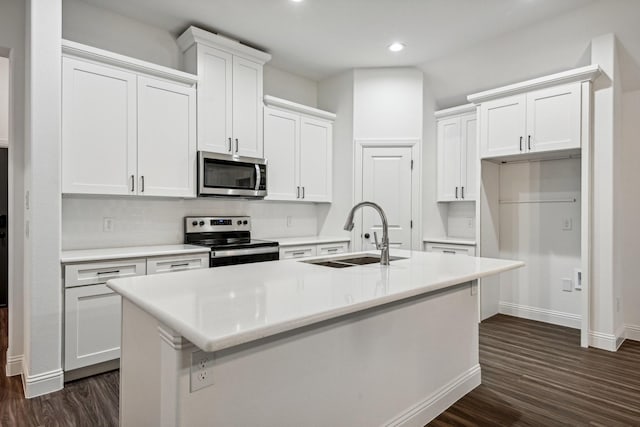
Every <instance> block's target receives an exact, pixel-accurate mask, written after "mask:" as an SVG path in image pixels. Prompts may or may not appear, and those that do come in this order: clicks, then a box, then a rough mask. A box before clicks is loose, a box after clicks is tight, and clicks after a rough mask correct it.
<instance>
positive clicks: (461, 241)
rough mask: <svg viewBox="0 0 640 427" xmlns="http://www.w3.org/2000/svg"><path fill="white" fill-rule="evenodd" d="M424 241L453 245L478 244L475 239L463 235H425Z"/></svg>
mask: <svg viewBox="0 0 640 427" xmlns="http://www.w3.org/2000/svg"><path fill="white" fill-rule="evenodd" d="M422 241H423V242H427V243H445V244H446V243H448V244H451V245H469V246H475V245H476V241H475V240H473V239H465V238H463V237H425V238H424V239H422Z"/></svg>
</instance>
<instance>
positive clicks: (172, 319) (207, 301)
mask: <svg viewBox="0 0 640 427" xmlns="http://www.w3.org/2000/svg"><path fill="white" fill-rule="evenodd" d="M391 254H392V255H395V256H403V257H407V259H402V260H395V261H391V265H390V266H388V267H384V266H381V265H380V264H369V265H363V266H354V267H348V268H340V269H337V268H331V267H324V266H319V265H312V264H308V263H305V262H301V261H298V260H280V261H270V262H262V263H254V264H243V265H233V266H228V267H217V268H210V269H204V270H193V271H186V272H179V273H169V274H159V275H154V276H140V277H132V278H123V279H115V280H109V281H108V282H107V285H108V286H109V287H110V288H111V289H113V290H114V291H116V292H117V293H119V294H121V295H122V296H123V297H124V298H127V299H129V300H130V301H131V302H133V303H134V304H136V305H138V306H139V307H140V308H142V309H143V310H145V311H146V312H147V313H149V314H151V315H152V316H153V317H155V318H156V319H158V320H159V321H160V322H161V323H162V324H164V325H165V326H167V327H169V328H171V329H172V330H173V331H175V332H177V333H178V334H180V335H182V336H183V337H185V338H186V339H187V340H189V341H191V342H192V343H194V344H195V345H196V346H198V347H200V348H201V349H203V350H205V351H217V350H221V349H224V348H228V347H232V346H235V345H238V344H242V343H246V342H250V341H254V340H256V339H260V338H263V337H267V336H271V335H275V334H277V333H280V332H284V331H288V330H292V329H295V328H298V327H301V326H305V325H310V324H313V323H316V322H320V321H323V320H327V319H332V318H335V317H338V316H341V315H345V314H349V313H354V312H357V311H361V310H364V309H367V308H371V307H376V306H379V305H382V304H386V303H389V302H393V301H397V300H401V299H404V298H408V297H412V296H415V295H420V294H423V293H427V292H430V291H435V290H438V289H443V288H446V287H449V286H453V285H456V284H459V283H465V282H468V281H471V280H474V279H478V278H480V277H484V276H488V275H493V274H496V273H500V272H503V271H507V270H512V269H515V268H518V267H521V266H523V265H524V263H523V262H521V261H509V260H499V259H490V258H477V257H452V256H448V255H444V254H439V253H431V252H409V251H402V250H392V253H391ZM351 255H353V254H351ZM344 257H345V255H344V254H342V255H336V256H332V257H323V258H344ZM124 326H125V327H126V325H124Z"/></svg>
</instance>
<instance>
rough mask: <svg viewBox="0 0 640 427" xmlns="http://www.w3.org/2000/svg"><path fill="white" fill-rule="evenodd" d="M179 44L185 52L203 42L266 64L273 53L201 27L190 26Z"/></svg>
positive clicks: (179, 39) (182, 35)
mask: <svg viewBox="0 0 640 427" xmlns="http://www.w3.org/2000/svg"><path fill="white" fill-rule="evenodd" d="M177 43H178V46H180V49H181V50H182V52H185V51H186V50H187V49H189V48H190V47H191V46H193V45H194V44H203V45H206V46H210V47H213V48H216V49H222V50H225V51H227V52H229V53H231V54H234V55H238V56H242V57H244V58H247V59H251V60H253V61H254V62H258V63H260V64H264V63H266V62H269V61H270V60H271V55H270V54H268V53H266V52H263V51H261V50H258V49H255V48H253V47H250V46H247V45H246V44H242V43H240V42H239V41H237V40H233V39H230V38H228V37H224V36H221V35H219V34H214V33H211V32H209V31H205V30H202V29H200V28H197V27H194V26H193V25H192V26H190V27H189V28H187V29H186V30H185V32H184V33H182V34H181V35H180V37H178V40H177Z"/></svg>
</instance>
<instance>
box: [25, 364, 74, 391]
mask: <svg viewBox="0 0 640 427" xmlns="http://www.w3.org/2000/svg"><path fill="white" fill-rule="evenodd" d="M63 387H64V371H63V370H62V369H56V370H54V371H49V372H45V373H43V374H38V375H29V371H28V367H27V365H26V364H25V363H23V364H22V388H23V390H24V397H26V398H27V399H31V398H32V397H37V396H42V395H43V394H49V393H53V392H54V391H58V390H62V388H63Z"/></svg>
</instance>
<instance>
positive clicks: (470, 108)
mask: <svg viewBox="0 0 640 427" xmlns="http://www.w3.org/2000/svg"><path fill="white" fill-rule="evenodd" d="M476 108H477V107H476V104H464V105H458V106H457V107H451V108H446V109H444V110H438V111H436V112H435V113H433V115H434V116H435V117H436V119H440V118H443V117H451V116H457V115H458V114H467V113H475V112H476Z"/></svg>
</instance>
